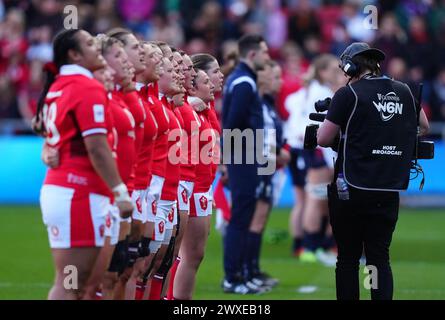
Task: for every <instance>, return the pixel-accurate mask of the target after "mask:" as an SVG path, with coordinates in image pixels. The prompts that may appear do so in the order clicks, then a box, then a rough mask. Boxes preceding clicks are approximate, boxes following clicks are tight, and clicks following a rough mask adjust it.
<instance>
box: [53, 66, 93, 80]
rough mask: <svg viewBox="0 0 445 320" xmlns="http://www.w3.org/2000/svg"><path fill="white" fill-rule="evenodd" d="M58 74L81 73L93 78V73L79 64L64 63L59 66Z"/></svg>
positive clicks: (71, 74) (70, 74)
mask: <svg viewBox="0 0 445 320" xmlns="http://www.w3.org/2000/svg"><path fill="white" fill-rule="evenodd" d="M59 74H60V75H61V76H73V75H82V76H85V77H88V78H90V79H93V73H92V72H91V71H90V70H88V69H86V68H84V67H82V66H79V65H78V64H65V65H63V66H61V67H60V72H59Z"/></svg>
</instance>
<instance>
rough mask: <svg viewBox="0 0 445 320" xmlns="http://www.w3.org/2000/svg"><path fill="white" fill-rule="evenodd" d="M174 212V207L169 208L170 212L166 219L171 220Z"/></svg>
mask: <svg viewBox="0 0 445 320" xmlns="http://www.w3.org/2000/svg"><path fill="white" fill-rule="evenodd" d="M174 214H175V209H174V208H171V210H170V212H169V213H168V221H170V222H173V217H174Z"/></svg>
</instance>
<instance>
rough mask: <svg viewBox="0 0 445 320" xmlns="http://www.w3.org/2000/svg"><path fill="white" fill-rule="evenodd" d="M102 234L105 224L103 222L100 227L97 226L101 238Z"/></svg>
mask: <svg viewBox="0 0 445 320" xmlns="http://www.w3.org/2000/svg"><path fill="white" fill-rule="evenodd" d="M104 234H105V226H104V225H103V224H101V225H100V227H99V236H100V237H101V238H103V237H104Z"/></svg>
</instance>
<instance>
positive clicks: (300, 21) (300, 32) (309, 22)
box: [287, 0, 320, 47]
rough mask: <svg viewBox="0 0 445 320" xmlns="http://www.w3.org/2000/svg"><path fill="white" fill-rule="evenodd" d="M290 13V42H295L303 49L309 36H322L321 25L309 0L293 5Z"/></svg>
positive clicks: (302, 0) (301, 0)
mask: <svg viewBox="0 0 445 320" xmlns="http://www.w3.org/2000/svg"><path fill="white" fill-rule="evenodd" d="M289 11H290V13H289V20H288V25H287V27H288V34H289V40H293V41H295V42H296V43H297V44H298V45H299V46H300V47H302V46H303V44H304V40H305V39H306V37H307V36H308V35H314V34H315V35H320V25H319V23H318V21H317V17H316V16H315V10H314V9H313V8H312V6H311V2H310V1H309V0H300V1H298V2H297V3H296V4H292V5H291V6H290V7H289Z"/></svg>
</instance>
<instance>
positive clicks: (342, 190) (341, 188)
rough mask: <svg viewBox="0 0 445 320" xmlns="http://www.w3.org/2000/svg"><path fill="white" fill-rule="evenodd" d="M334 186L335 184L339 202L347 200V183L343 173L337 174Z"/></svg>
mask: <svg viewBox="0 0 445 320" xmlns="http://www.w3.org/2000/svg"><path fill="white" fill-rule="evenodd" d="M336 184H337V193H338V198H339V199H340V200H349V188H348V183H347V182H346V180H345V177H344V176H343V173H339V174H338V177H337V181H336Z"/></svg>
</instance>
